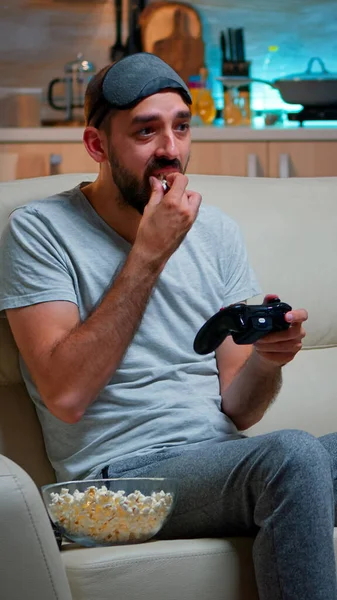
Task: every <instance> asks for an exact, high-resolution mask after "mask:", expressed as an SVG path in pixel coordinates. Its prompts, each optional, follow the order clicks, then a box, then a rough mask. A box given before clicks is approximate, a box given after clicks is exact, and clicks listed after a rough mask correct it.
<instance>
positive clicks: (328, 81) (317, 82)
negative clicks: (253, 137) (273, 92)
mask: <svg viewBox="0 0 337 600" xmlns="http://www.w3.org/2000/svg"><path fill="white" fill-rule="evenodd" d="M315 61H317V62H318V64H319V66H320V68H321V71H318V72H314V71H313V70H312V67H313V64H314V63H315ZM217 79H218V80H220V81H222V82H223V84H224V85H226V86H227V87H241V86H243V85H247V84H248V83H265V84H267V85H270V86H271V87H273V88H275V89H277V90H279V92H280V94H281V96H282V98H283V100H284V101H285V102H287V103H288V104H302V105H303V106H330V105H333V104H337V74H333V73H330V72H329V71H328V70H327V69H326V68H325V65H324V63H323V61H322V59H321V58H318V57H314V58H311V59H310V60H309V63H308V66H307V69H306V71H305V72H304V73H300V74H295V75H287V76H286V77H281V78H280V79H276V80H275V81H266V80H265V79H257V78H254V77H225V76H224V77H217Z"/></svg>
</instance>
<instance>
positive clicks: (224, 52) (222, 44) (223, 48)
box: [220, 31, 227, 63]
mask: <svg viewBox="0 0 337 600" xmlns="http://www.w3.org/2000/svg"><path fill="white" fill-rule="evenodd" d="M226 46H227V44H226V36H225V33H224V32H223V31H222V32H221V34H220V47H221V52H222V62H223V63H224V62H227V47H226Z"/></svg>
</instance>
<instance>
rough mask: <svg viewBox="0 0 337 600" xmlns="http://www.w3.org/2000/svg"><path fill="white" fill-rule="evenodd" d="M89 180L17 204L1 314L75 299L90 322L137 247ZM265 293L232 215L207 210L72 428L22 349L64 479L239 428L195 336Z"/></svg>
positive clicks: (5, 257)
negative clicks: (87, 188) (47, 398)
mask: <svg viewBox="0 0 337 600" xmlns="http://www.w3.org/2000/svg"><path fill="white" fill-rule="evenodd" d="M130 248H131V246H130V244H129V243H128V242H127V241H125V240H124V239H123V238H122V237H120V236H119V235H118V234H117V233H116V232H115V231H114V230H113V229H112V228H111V227H109V226H108V225H107V224H106V223H105V221H103V219H101V218H100V216H99V215H98V214H97V213H96V211H95V210H94V209H93V207H92V206H91V204H90V203H89V202H88V200H87V199H86V197H85V195H84V194H83V193H82V192H81V189H80V186H78V187H76V188H74V189H73V190H70V191H67V192H64V193H62V194H58V195H56V196H53V197H51V198H48V199H46V200H42V201H38V202H32V203H30V204H28V205H26V206H24V207H20V208H18V209H16V210H15V211H14V212H13V213H12V215H11V217H10V221H9V224H8V226H7V228H6V230H5V232H4V234H3V236H2V240H1V246H0V265H1V266H0V278H1V290H0V310H3V309H6V308H14V307H22V306H27V305H31V304H36V303H39V302H48V301H53V300H65V301H69V302H74V303H75V304H77V306H78V308H79V313H80V318H81V320H82V321H84V320H85V319H86V318H87V317H88V315H89V313H91V312H92V311H93V310H94V309H95V307H97V305H98V304H99V303H100V301H101V300H102V298H103V297H104V295H105V294H106V292H107V291H108V289H109V288H110V287H111V285H113V281H114V278H115V277H116V276H117V274H118V273H119V271H120V269H121V268H122V266H123V264H124V262H125V260H126V257H127V255H128V253H129V251H130ZM258 293H260V289H259V287H258V285H257V283H256V281H255V277H254V275H253V273H252V271H251V269H250V267H249V264H248V261H247V256H246V250H245V246H244V243H243V240H242V237H241V235H240V232H239V229H238V227H237V225H236V224H235V222H234V221H233V220H232V219H230V218H229V217H228V216H226V215H225V214H224V213H222V212H221V211H220V210H218V209H216V208H214V207H210V206H203V205H202V206H201V208H200V211H199V215H198V217H197V220H196V222H195V223H194V225H193V227H192V229H191V230H190V231H189V233H188V234H187V236H186V238H185V239H184V241H183V242H182V244H181V245H180V247H179V248H178V249H177V250H176V252H175V253H174V254H173V255H172V256H171V258H170V259H169V261H168V263H167V264H166V266H165V269H164V270H163V272H162V273H161V275H160V277H159V279H158V281H157V283H156V285H155V287H154V289H153V292H152V294H151V297H150V300H149V303H148V305H147V308H146V310H145V313H144V315H143V318H142V320H141V323H140V325H139V328H138V330H137V332H136V334H135V336H134V338H133V340H132V342H131V344H130V345H129V347H128V349H127V351H126V353H125V355H124V357H123V359H122V362H121V363H120V365H119V368H118V369H117V371H116V372H115V374H114V375H113V377H112V378H111V380H110V381H109V383H108V385H106V386H105V387H104V388H103V389H102V390H101V392H100V393H99V395H98V397H97V398H96V400H95V401H94V402H93V403H92V404H91V405H90V406H89V407H88V409H87V410H86V412H85V414H84V416H83V418H82V419H81V420H80V421H79V422H78V423H75V424H68V423H64V422H63V421H61V420H59V419H58V418H56V417H55V416H53V415H52V414H51V413H50V412H49V411H48V409H47V408H46V407H45V405H44V404H43V402H42V401H41V399H40V397H39V394H38V392H37V390H36V387H35V385H34V383H33V381H32V379H31V377H30V375H29V372H28V370H27V368H26V365H25V364H24V362H23V360H22V358H21V357H20V366H21V371H22V375H23V378H24V380H25V383H26V386H27V389H28V392H29V394H30V396H31V398H32V400H33V401H34V403H35V405H36V409H37V414H38V417H39V419H40V422H41V425H42V430H43V434H44V439H45V444H46V449H47V453H48V456H49V459H50V461H51V463H52V465H53V467H54V469H55V471H56V475H57V478H58V480H59V481H66V480H71V479H78V478H88V477H91V476H94V475H95V474H97V473H98V472H99V471H100V470H101V469H102V467H104V466H105V465H107V464H112V463H115V464H117V463H119V462H120V461H121V460H123V461H125V462H126V464H127V459H128V458H130V457H134V456H136V455H140V454H148V453H153V452H160V451H162V450H163V449H169V448H179V449H181V446H182V445H186V444H198V443H203V442H205V441H212V440H214V441H216V440H222V439H227V438H230V437H233V436H235V437H236V436H237V430H236V428H235V426H234V424H233V423H232V421H231V420H230V419H229V418H228V417H227V416H226V415H224V414H223V413H222V412H221V398H220V390H219V378H218V370H217V365H216V359H215V354H214V353H212V354H209V355H206V356H200V355H198V354H196V353H195V352H194V350H193V341H194V337H195V335H196V333H197V331H198V330H199V328H200V327H201V325H203V323H204V322H205V320H206V319H208V318H209V317H210V316H211V315H212V314H213V313H215V312H217V311H218V310H219V309H220V308H221V307H222V306H226V305H228V304H232V303H234V302H238V301H241V300H245V299H246V298H250V297H252V296H254V295H256V294H258Z"/></svg>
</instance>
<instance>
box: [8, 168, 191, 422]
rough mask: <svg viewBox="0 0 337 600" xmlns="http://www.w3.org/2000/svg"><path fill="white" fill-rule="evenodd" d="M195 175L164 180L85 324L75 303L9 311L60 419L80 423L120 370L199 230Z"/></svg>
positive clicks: (40, 388) (28, 361)
mask: <svg viewBox="0 0 337 600" xmlns="http://www.w3.org/2000/svg"><path fill="white" fill-rule="evenodd" d="M187 181H188V180H187V177H185V176H183V175H180V174H177V175H176V176H175V177H174V178H173V177H172V186H171V190H170V192H168V193H167V194H166V195H165V196H163V189H162V185H161V183H160V182H159V181H157V180H156V181H155V182H154V183H153V194H152V196H151V199H150V202H149V204H148V205H147V207H146V208H145V211H144V216H143V217H142V219H141V222H140V225H139V228H138V232H137V236H136V240H135V243H134V245H133V247H132V249H131V251H130V254H129V256H128V259H127V261H126V263H125V265H124V267H123V268H122V270H121V272H120V273H119V275H118V277H117V278H116V280H115V281H114V284H113V286H112V287H111V289H110V290H109V291H108V292H107V294H106V295H105V297H104V299H103V301H102V302H101V304H100V306H99V307H98V308H97V309H96V310H95V311H94V312H93V313H92V314H91V315H90V316H89V317H88V318H87V319H86V321H84V322H83V323H81V322H80V318H79V313H78V308H77V306H76V305H75V304H72V303H70V302H59V301H58V302H46V303H40V304H36V305H32V306H28V307H24V308H15V309H10V310H7V317H8V320H9V324H10V326H11V329H12V332H13V335H14V338H15V341H16V343H17V346H18V348H19V351H20V353H21V355H22V357H23V360H24V361H25V363H26V364H27V367H28V370H29V372H30V374H31V376H32V378H33V380H34V381H35V384H36V386H37V389H38V391H39V394H40V396H41V398H42V400H43V402H44V403H45V405H46V406H47V408H48V409H49V410H50V412H51V413H52V414H54V415H55V416H56V417H58V418H59V419H61V420H63V421H66V422H69V423H75V422H77V421H79V420H80V419H81V417H82V416H83V414H84V412H85V410H86V409H87V407H88V406H89V404H90V403H91V402H93V401H94V400H95V398H96V397H97V395H98V393H99V392H100V390H101V389H102V388H103V387H104V386H105V385H106V384H107V382H108V381H109V380H110V379H111V377H112V375H113V374H114V372H115V371H116V369H117V367H118V365H119V363H120V361H121V359H122V357H123V355H124V353H125V351H126V349H127V347H128V345H129V343H130V341H131V340H132V338H133V336H134V334H135V332H136V330H137V327H138V325H139V323H140V320H141V318H142V316H143V313H144V310H145V308H146V305H147V302H148V299H149V297H150V295H151V292H152V290H153V286H154V285H155V283H156V281H157V278H158V276H159V275H160V273H161V271H162V269H163V267H164V266H165V264H166V262H167V260H168V259H169V257H170V256H171V255H172V253H173V252H174V251H175V250H176V249H177V247H178V246H179V245H180V243H181V241H182V240H183V238H184V237H185V235H186V233H187V232H188V230H189V229H190V227H191V226H192V224H193V222H194V220H195V218H196V216H197V212H198V209H199V205H200V201H201V197H200V195H199V194H197V193H195V192H186V191H185V188H186V185H187Z"/></svg>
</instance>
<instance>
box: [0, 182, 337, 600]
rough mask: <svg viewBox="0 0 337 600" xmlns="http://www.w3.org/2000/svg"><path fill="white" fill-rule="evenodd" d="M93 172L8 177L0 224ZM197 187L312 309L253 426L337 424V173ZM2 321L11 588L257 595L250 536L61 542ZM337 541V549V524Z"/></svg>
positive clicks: (274, 279)
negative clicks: (271, 399)
mask: <svg viewBox="0 0 337 600" xmlns="http://www.w3.org/2000/svg"><path fill="white" fill-rule="evenodd" d="M88 178H89V179H93V178H95V175H94V174H89V175H84V174H74V175H58V176H54V177H44V178H38V179H27V180H21V181H13V182H9V183H2V184H0V211H1V212H0V232H1V230H2V228H3V226H4V224H5V223H6V221H7V218H8V215H9V213H10V212H11V210H12V209H13V208H14V207H15V206H18V205H20V204H23V203H26V202H29V201H31V200H36V199H39V198H43V197H46V196H48V195H51V194H53V193H55V192H57V191H61V190H64V189H69V188H71V187H72V186H74V185H75V184H77V183H79V182H80V181H83V180H85V179H86V180H88ZM190 187H191V188H194V189H197V190H198V191H200V192H201V193H202V195H203V201H204V202H207V203H212V204H213V203H214V204H216V205H218V206H219V207H221V208H222V209H223V210H225V211H226V212H227V213H228V214H229V215H231V216H232V217H234V218H235V219H236V220H237V221H238V223H239V224H240V225H241V229H242V231H243V233H244V236H245V239H246V243H247V246H248V250H249V254H250V258H251V262H252V265H253V267H254V269H255V271H256V273H257V274H258V277H259V280H260V282H261V285H262V287H263V289H264V290H265V291H266V292H270V293H277V294H279V295H280V297H281V299H282V300H285V301H286V302H288V303H290V304H291V305H293V306H294V307H301V306H304V307H306V308H307V309H308V311H309V320H308V323H307V327H306V328H307V333H308V334H307V337H306V339H305V341H304V349H303V351H302V352H301V353H300V354H299V355H298V356H297V357H296V360H295V361H294V362H293V363H292V364H290V365H288V366H287V367H286V368H285V369H284V385H283V389H282V391H281V393H280V395H279V397H278V399H277V401H276V403H275V404H274V405H273V406H272V408H271V409H270V410H269V411H268V412H267V414H266V415H265V417H264V419H263V420H262V421H261V422H260V423H259V424H257V425H256V426H255V427H254V428H252V429H251V430H250V432H249V433H250V434H251V435H255V434H257V433H262V432H266V431H271V430H275V429H282V428H299V429H304V430H306V431H309V432H311V433H313V434H315V435H322V434H325V433H329V432H332V431H335V430H337V407H336V398H337V348H336V344H337V278H336V263H337V178H326V179H287V180H281V179H280V180H276V179H247V178H235V177H219V176H204V175H203V176H202V175H199V176H198V175H191V176H190ZM219 308H220V307H219ZM0 327H1V329H0V335H1V338H0V385H1V388H0V453H1V454H2V456H0V539H1V543H0V581H1V598H3V600H22V598H28V599H31V598H32V599H33V598H34V599H36V598H37V599H41V600H52V599H53V600H54V599H56V598H57V599H58V600H69V599H70V598H72V599H73V600H93V599H97V600H108V599H109V600H110V599H111V600H112V599H113V600H136V599H137V600H141V599H144V600H158V598H161V600H178V599H179V600H180V599H181V600H257V598H258V596H257V591H256V586H255V581H254V573H253V566H252V560H251V549H252V543H253V540H252V539H249V538H241V539H198V540H177V541H167V542H162V541H160V542H148V543H145V544H141V545H136V546H124V547H110V548H93V549H87V548H79V547H76V545H72V544H69V545H68V546H66V548H65V549H64V550H62V552H59V551H58V548H57V546H56V543H55V539H54V536H53V532H52V530H51V528H50V525H49V521H48V518H47V515H46V512H45V510H44V507H43V504H42V501H41V499H40V495H39V492H38V489H37V487H36V486H35V484H34V483H33V480H34V481H35V483H36V484H37V486H40V485H41V484H44V483H49V482H52V481H53V480H54V474H53V471H52V469H51V466H50V464H49V462H48V460H47V457H46V454H45V451H44V445H43V438H42V435H41V430H40V427H39V424H38V421H37V418H36V416H35V411H34V409H33V407H32V403H31V402H30V400H29V398H28V397H27V394H26V392H25V389H24V386H23V383H22V380H21V376H20V373H19V369H18V362H17V351H16V348H15V344H14V342H13V340H12V337H11V334H10V330H9V327H8V324H7V321H6V320H5V319H0ZM18 465H20V466H18ZM27 473H28V474H29V475H28V474H27ZM336 532H337V530H336V529H335V533H336ZM335 540H336V542H335V543H336V552H337V534H336V536H335Z"/></svg>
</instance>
